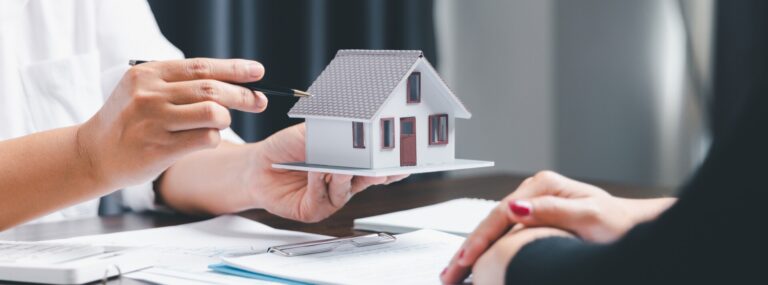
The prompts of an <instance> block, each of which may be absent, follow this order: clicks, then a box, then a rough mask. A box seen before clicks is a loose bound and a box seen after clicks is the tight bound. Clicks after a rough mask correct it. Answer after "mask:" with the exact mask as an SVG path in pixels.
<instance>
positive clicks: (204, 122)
mask: <svg viewBox="0 0 768 285" xmlns="http://www.w3.org/2000/svg"><path fill="white" fill-rule="evenodd" d="M168 115H169V116H168V118H167V120H166V125H165V128H166V129H167V130H168V131H171V132H177V131H184V130H192V129H200V128H212V129H219V130H220V129H225V128H227V127H229V124H230V123H231V122H232V118H231V117H230V114H229V110H227V108H224V107H222V106H221V105H219V104H216V103H213V102H200V103H194V104H188V105H181V106H172V107H171V112H169V113H168Z"/></svg>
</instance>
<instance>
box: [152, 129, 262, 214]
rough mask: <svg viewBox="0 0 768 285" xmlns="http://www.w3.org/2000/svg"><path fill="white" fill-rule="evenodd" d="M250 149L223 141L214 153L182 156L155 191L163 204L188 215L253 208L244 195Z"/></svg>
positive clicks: (208, 151)
mask: <svg viewBox="0 0 768 285" xmlns="http://www.w3.org/2000/svg"><path fill="white" fill-rule="evenodd" d="M250 147H252V145H236V144H233V143H229V142H226V141H222V143H221V144H220V145H219V147H217V148H216V149H212V150H204V151H198V152H195V153H192V154H189V155H187V156H185V157H184V158H182V159H180V160H179V161H178V162H176V163H175V164H174V165H173V166H171V167H170V168H169V169H168V170H166V171H165V173H164V174H163V177H162V180H161V181H160V183H159V187H160V189H156V191H158V192H159V195H160V196H161V197H162V200H163V202H164V203H165V204H167V205H168V206H170V207H171V208H173V209H175V210H178V211H180V212H184V213H188V214H212V215H220V214H226V213H232V212H238V211H242V210H246V209H249V208H252V207H253V202H252V201H251V199H250V196H249V195H248V194H247V193H246V191H243V188H244V184H245V181H244V179H246V175H238V174H237V173H249V172H248V171H247V169H245V168H247V167H251V166H250V164H249V163H248V159H247V158H246V159H244V156H248V155H249V154H248V148H250Z"/></svg>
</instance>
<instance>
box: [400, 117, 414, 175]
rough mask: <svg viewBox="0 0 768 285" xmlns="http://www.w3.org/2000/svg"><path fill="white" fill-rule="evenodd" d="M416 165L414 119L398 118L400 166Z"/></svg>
mask: <svg viewBox="0 0 768 285" xmlns="http://www.w3.org/2000/svg"><path fill="white" fill-rule="evenodd" d="M414 165H416V117H406V118H400V166H414Z"/></svg>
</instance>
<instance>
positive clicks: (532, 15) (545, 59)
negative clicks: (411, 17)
mask: <svg viewBox="0 0 768 285" xmlns="http://www.w3.org/2000/svg"><path fill="white" fill-rule="evenodd" d="M435 6H436V7H435V18H436V26H437V40H438V52H439V66H438V67H439V70H440V73H441V74H442V76H443V78H444V79H445V80H446V82H447V83H448V86H450V87H451V88H452V89H453V90H454V92H455V93H456V94H457V96H459V98H461V100H462V101H463V102H464V103H465V105H466V106H467V108H469V111H470V112H472V119H470V120H457V121H456V125H457V126H456V127H457V128H458V131H457V134H456V143H457V146H456V152H457V157H459V158H467V159H483V160H493V161H496V167H493V168H482V169H478V170H468V171H458V172H450V173H451V174H453V175H467V174H476V173H478V172H485V173H487V172H501V171H504V172H518V173H531V172H533V171H536V170H539V169H546V168H553V167H554V157H553V151H552V150H553V148H554V141H553V133H554V130H553V121H554V111H553V103H552V85H553V78H552V63H551V60H552V57H551V53H552V52H551V50H552V46H553V44H554V42H553V39H552V37H553V36H552V22H553V17H552V1H551V0H482V1H454V0H444V1H436V2H435Z"/></svg>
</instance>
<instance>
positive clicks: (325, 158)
mask: <svg viewBox="0 0 768 285" xmlns="http://www.w3.org/2000/svg"><path fill="white" fill-rule="evenodd" d="M306 122H307V126H306V127H307V163H310V164H322V165H334V166H346V167H360V168H370V167H371V146H372V144H371V124H370V123H365V124H364V132H365V148H364V149H360V148H353V147H352V122H350V121H342V120H327V119H312V118H308V119H307V120H306Z"/></svg>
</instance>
